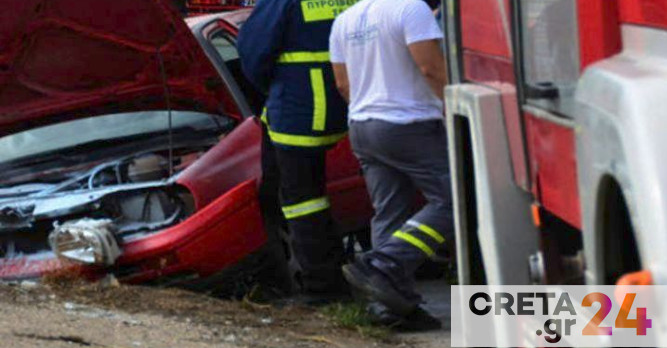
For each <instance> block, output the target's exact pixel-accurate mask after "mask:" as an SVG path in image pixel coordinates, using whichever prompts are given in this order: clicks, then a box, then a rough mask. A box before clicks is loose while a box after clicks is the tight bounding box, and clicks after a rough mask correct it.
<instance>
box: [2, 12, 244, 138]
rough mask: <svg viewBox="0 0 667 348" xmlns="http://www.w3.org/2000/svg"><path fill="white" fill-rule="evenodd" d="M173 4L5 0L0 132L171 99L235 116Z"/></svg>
mask: <svg viewBox="0 0 667 348" xmlns="http://www.w3.org/2000/svg"><path fill="white" fill-rule="evenodd" d="M170 2H171V1H170V0H95V1H90V0H6V1H4V2H3V5H4V8H5V9H7V10H6V11H0V136H3V135H7V134H10V133H14V132H18V131H21V130H26V129H29V128H32V127H35V126H39V125H44V124H49V123H54V122H60V121H64V120H69V119H73V118H77V117H87V116H93V115H99V114H105V113H106V114H109V113H117V112H129V111H139V110H156V109H166V108H167V106H168V104H169V105H170V106H171V108H172V109H177V110H191V111H201V112H207V113H215V114H221V113H222V112H223V110H224V111H227V113H232V114H234V113H237V110H236V106H235V105H234V103H233V100H232V98H231V96H230V94H229V93H228V91H227V90H226V87H225V84H224V82H223V81H222V79H221V77H220V75H219V74H218V72H217V71H216V69H215V67H214V66H213V65H212V63H211V62H210V60H209V59H208V58H207V57H206V55H205V53H204V52H203V50H202V49H201V47H200V46H199V44H198V42H197V41H196V39H195V38H194V36H193V35H192V33H191V32H190V30H189V29H188V27H187V26H186V24H185V23H184V22H183V20H182V19H181V18H180V15H179V14H178V12H177V11H176V10H175V9H174V8H172V5H171V4H170ZM10 9H11V10H10ZM165 80H166V81H168V84H167V85H168V92H169V102H167V98H166V91H165V84H164V83H163V81H165Z"/></svg>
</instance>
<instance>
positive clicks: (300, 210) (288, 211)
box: [283, 197, 331, 220]
mask: <svg viewBox="0 0 667 348" xmlns="http://www.w3.org/2000/svg"><path fill="white" fill-rule="evenodd" d="M329 207H331V204H330V203H329V198H328V197H320V198H315V199H311V200H308V201H305V202H301V203H298V204H292V205H288V206H283V214H285V218H286V219H287V220H291V219H296V218H299V217H302V216H306V215H310V214H314V213H317V212H320V211H322V210H326V209H329Z"/></svg>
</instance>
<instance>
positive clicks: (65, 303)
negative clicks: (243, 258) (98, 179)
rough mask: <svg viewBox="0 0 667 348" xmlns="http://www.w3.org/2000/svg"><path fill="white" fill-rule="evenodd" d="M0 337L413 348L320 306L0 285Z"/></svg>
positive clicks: (153, 291)
mask: <svg viewBox="0 0 667 348" xmlns="http://www.w3.org/2000/svg"><path fill="white" fill-rule="evenodd" d="M0 342H1V344H0V345H2V346H12V347H35V348H37V347H39V348H41V347H55V348H59V347H68V348H72V347H78V346H81V347H113V348H130V347H151V348H153V347H154V348H161V347H165V348H167V347H169V348H172V347H183V348H199V347H289V348H292V347H294V348H299V347H304V348H310V347H354V348H362V347H380V348H382V347H419V346H421V345H422V344H421V342H420V341H419V340H413V339H411V338H409V337H408V338H406V337H401V336H396V335H388V336H386V337H382V338H372V337H368V335H365V334H364V333H363V332H359V331H358V330H354V329H348V328H344V327H340V326H339V325H337V324H336V323H334V322H333V321H332V320H331V319H330V318H329V317H327V316H326V315H324V314H322V312H321V311H318V310H315V309H311V308H305V307H298V306H287V307H282V308H278V307H275V306H270V305H262V304H257V303H254V302H251V301H248V300H245V301H228V300H221V299H216V298H212V297H209V296H206V295H203V294H198V293H192V292H188V291H184V290H179V289H161V288H150V287H136V286H125V285H118V284H115V283H113V282H112V283H111V284H110V285H109V284H107V285H101V284H83V283H71V284H48V283H47V284H45V285H39V284H37V283H32V282H22V283H16V284H0Z"/></svg>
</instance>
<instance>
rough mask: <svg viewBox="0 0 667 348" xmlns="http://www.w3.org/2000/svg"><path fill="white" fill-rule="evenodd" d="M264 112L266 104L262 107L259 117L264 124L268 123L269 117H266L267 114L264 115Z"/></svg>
mask: <svg viewBox="0 0 667 348" xmlns="http://www.w3.org/2000/svg"><path fill="white" fill-rule="evenodd" d="M266 113H267V109H266V106H265V107H264V108H263V109H262V116H261V117H260V118H259V119H260V120H262V123H264V124H265V125H268V124H269V118H268V116H266Z"/></svg>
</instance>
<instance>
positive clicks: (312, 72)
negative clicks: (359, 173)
mask: <svg viewBox="0 0 667 348" xmlns="http://www.w3.org/2000/svg"><path fill="white" fill-rule="evenodd" d="M354 2H356V0H332V1H321V0H260V1H258V2H257V5H256V6H255V9H254V10H253V13H252V14H251V16H250V17H249V18H248V20H247V21H246V22H245V23H244V25H243V26H242V28H241V31H240V33H239V36H238V49H239V54H240V56H241V62H242V68H243V72H244V74H245V75H246V76H247V78H248V79H249V80H250V81H251V82H252V83H253V84H254V85H255V86H256V87H257V88H258V89H259V90H260V91H262V92H264V93H266V94H268V98H267V103H266V107H265V109H264V112H263V115H262V120H263V122H264V123H265V124H266V127H267V128H268V132H267V133H268V136H269V138H270V142H268V143H269V144H268V145H269V146H265V149H264V150H263V151H265V155H266V154H268V155H275V161H274V162H275V163H277V167H278V171H279V176H280V179H279V180H280V193H281V205H282V212H283V214H284V216H285V219H286V220H287V223H288V226H289V232H290V234H291V238H292V243H293V247H294V256H295V258H296V260H297V262H298V263H299V266H300V268H301V290H302V292H303V294H304V295H305V298H307V299H312V304H317V302H320V301H321V302H328V301H331V300H336V299H338V298H339V297H340V296H344V295H345V294H346V293H347V286H346V283H345V280H344V278H343V276H342V273H341V271H340V267H341V264H342V258H343V245H342V240H341V238H340V236H339V235H338V233H337V232H336V231H335V230H334V229H333V227H332V224H331V221H330V220H331V218H330V212H329V209H330V202H329V198H328V197H327V194H326V187H325V184H326V180H325V153H326V150H327V149H330V148H331V147H333V146H334V145H336V143H337V142H338V141H340V140H341V139H343V138H344V137H345V135H346V132H347V120H346V112H347V105H346V103H345V102H344V101H343V99H342V97H341V96H340V95H339V93H338V92H337V90H336V87H335V83H334V77H333V72H332V69H331V64H330V63H329V53H328V51H329V33H330V31H331V25H332V23H333V20H334V18H335V16H336V15H338V14H339V13H341V12H342V11H343V10H345V9H346V8H347V7H349V6H351V5H352V4H353V3H354ZM264 170H265V171H270V169H268V168H265V169H264Z"/></svg>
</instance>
